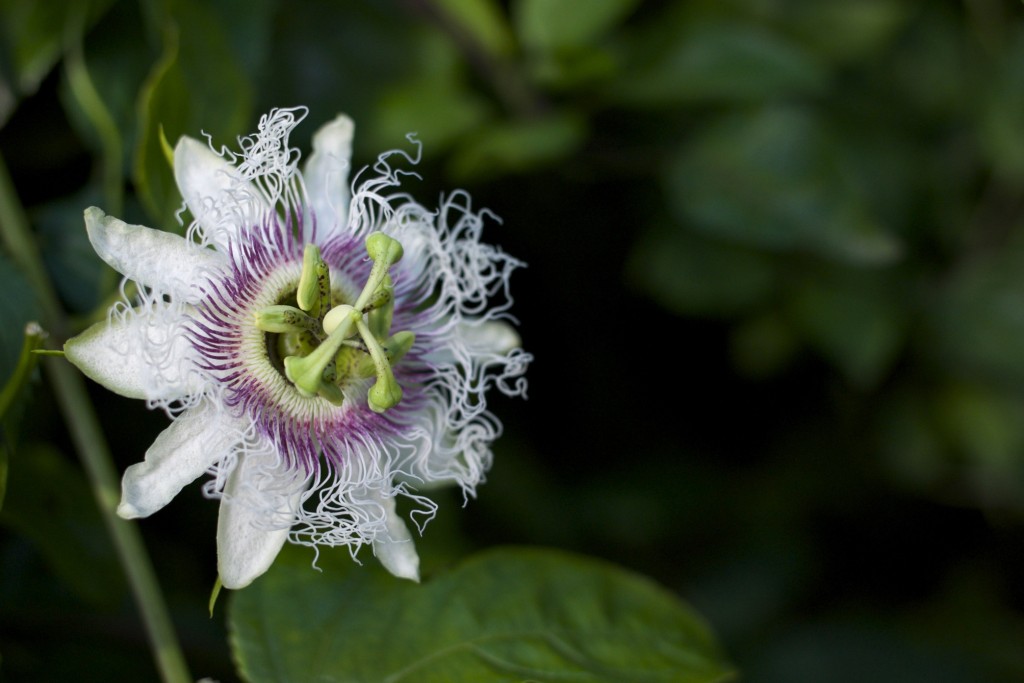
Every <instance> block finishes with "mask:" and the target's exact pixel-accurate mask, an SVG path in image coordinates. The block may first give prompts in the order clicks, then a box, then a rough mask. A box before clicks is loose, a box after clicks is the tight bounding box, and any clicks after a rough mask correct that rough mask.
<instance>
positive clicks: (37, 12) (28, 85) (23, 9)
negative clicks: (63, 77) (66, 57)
mask: <svg viewBox="0 0 1024 683" xmlns="http://www.w3.org/2000/svg"><path fill="white" fill-rule="evenodd" d="M111 4H113V0H47V2H38V1H37V0H5V1H4V2H0V36H2V38H0V40H2V48H0V49H2V51H3V61H4V62H6V64H5V66H6V67H7V69H9V71H10V74H9V78H10V80H11V82H12V83H13V85H14V86H15V88H16V92H17V94H18V95H27V94H30V93H33V92H35V90H36V88H37V87H38V86H39V83H40V82H41V81H42V80H43V78H45V77H46V75H47V74H48V73H50V70H51V69H53V67H54V65H55V64H56V63H57V60H58V59H60V55H61V49H62V43H63V39H64V29H65V26H66V22H67V20H68V16H69V15H70V14H71V13H72V12H82V11H85V12H86V14H87V18H86V23H87V24H91V23H92V22H93V21H95V20H96V18H98V17H99V16H101V15H102V14H103V13H104V12H105V11H106V10H107V8H108V7H109V6H110V5H111ZM83 5H85V6H86V7H87V9H83Z"/></svg>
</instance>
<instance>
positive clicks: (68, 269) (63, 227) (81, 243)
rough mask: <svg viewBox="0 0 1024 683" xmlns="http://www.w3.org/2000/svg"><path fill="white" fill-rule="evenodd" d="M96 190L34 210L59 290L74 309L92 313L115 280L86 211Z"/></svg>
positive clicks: (94, 199)
mask: <svg viewBox="0 0 1024 683" xmlns="http://www.w3.org/2000/svg"><path fill="white" fill-rule="evenodd" d="M98 200H99V197H98V196H96V194H95V193H93V192H89V191H85V192H78V193H75V194H73V195H71V196H69V197H66V198H64V199H61V200H58V201H54V202H50V203H48V204H46V205H44V206H41V207H39V208H38V209H37V210H35V211H33V212H32V223H33V225H34V226H35V227H36V231H37V233H38V239H39V247H40V252H41V254H42V256H43V262H44V263H45V264H46V270H47V272H48V273H49V274H50V278H51V279H52V280H53V284H54V285H55V286H56V288H57V293H58V294H59V295H60V298H61V300H62V301H64V302H65V304H66V305H67V307H68V309H70V310H71V311H72V312H74V313H89V312H91V311H93V310H94V309H95V308H96V306H97V305H98V304H99V303H100V301H101V299H102V297H103V295H104V294H106V293H107V292H108V291H109V290H110V289H111V288H113V286H114V283H115V276H114V273H113V271H111V270H110V269H109V268H107V267H106V266H105V265H104V263H103V261H101V260H100V258H99V257H98V256H97V255H96V251H95V250H94V249H93V247H92V245H91V244H90V243H89V236H88V233H86V231H85V220H84V218H83V217H82V213H83V211H84V209H85V207H87V206H95V205H96V204H97V202H98Z"/></svg>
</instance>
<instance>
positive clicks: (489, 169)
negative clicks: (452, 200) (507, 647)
mask: <svg viewBox="0 0 1024 683" xmlns="http://www.w3.org/2000/svg"><path fill="white" fill-rule="evenodd" d="M586 135H587V127H586V122H585V121H584V120H583V119H581V118H580V117H579V116H576V115H575V114H572V113H565V114H555V115H551V116H549V117H546V118H543V119H538V120H531V121H510V122H497V123H493V124H491V125H488V126H484V127H483V128H481V129H480V130H478V131H477V132H476V133H475V134H473V135H472V136H469V137H468V138H466V140H465V141H464V142H463V144H462V145H461V146H460V147H458V148H457V149H456V150H455V152H454V153H453V156H452V161H451V171H452V174H453V175H455V176H456V177H457V178H464V179H470V178H472V179H474V180H476V181H479V180H480V179H481V178H487V177H493V176H496V175H501V174H503V173H509V172H522V171H527V170H530V169H532V168H536V167H538V166H542V165H545V164H550V163H553V162H555V161H558V160H559V159H563V158H565V157H566V156H568V155H570V154H571V153H572V152H574V151H575V150H576V149H578V148H579V146H580V145H581V144H583V141H584V140H585V139H586Z"/></svg>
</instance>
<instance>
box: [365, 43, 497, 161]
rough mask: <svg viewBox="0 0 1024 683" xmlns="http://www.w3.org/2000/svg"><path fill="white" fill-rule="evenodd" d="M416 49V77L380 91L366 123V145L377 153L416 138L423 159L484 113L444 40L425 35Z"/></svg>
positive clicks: (484, 107)
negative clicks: (411, 136)
mask: <svg viewBox="0 0 1024 683" xmlns="http://www.w3.org/2000/svg"><path fill="white" fill-rule="evenodd" d="M417 45H418V48H419V50H420V53H421V54H420V55H419V57H418V58H417V59H416V61H415V63H416V64H417V67H418V68H417V72H416V73H415V74H413V75H412V78H411V79H410V80H409V81H407V82H405V83H403V84H402V85H399V86H397V87H394V88H393V89H390V90H388V91H387V92H385V93H384V94H383V96H382V97H381V98H380V102H379V106H378V114H377V116H374V117H372V118H370V119H369V120H368V121H367V122H366V125H365V129H368V130H367V136H368V137H369V144H370V145H372V146H373V147H375V148H377V149H380V150H384V149H391V148H394V147H396V146H402V145H403V144H404V143H405V136H406V135H408V134H409V133H416V136H417V138H418V139H419V140H420V141H422V142H423V146H424V152H425V153H426V154H427V155H433V154H438V153H440V152H442V151H443V150H444V149H445V148H446V147H448V146H449V145H451V144H452V143H453V142H454V141H456V140H458V139H459V138H460V137H462V136H464V135H466V134H467V133H468V132H470V131H472V130H474V129H475V128H478V127H479V126H480V125H481V123H482V122H483V121H484V120H485V119H486V118H487V117H488V116H489V114H490V109H491V107H490V106H489V105H488V104H487V102H486V101H484V100H483V98H481V97H479V96H478V95H476V94H475V93H473V92H472V91H471V90H470V89H469V88H468V87H467V86H466V84H465V83H464V80H465V78H464V75H463V73H462V71H463V68H462V66H463V65H462V62H461V60H460V57H459V54H458V52H457V51H456V50H455V48H454V46H453V45H452V44H451V43H450V42H449V41H447V40H445V39H444V38H442V37H440V36H438V35H436V34H427V35H425V36H423V38H422V39H421V40H420V41H419V42H418V44H417ZM357 125H359V124H358V122H357ZM360 137H362V135H360Z"/></svg>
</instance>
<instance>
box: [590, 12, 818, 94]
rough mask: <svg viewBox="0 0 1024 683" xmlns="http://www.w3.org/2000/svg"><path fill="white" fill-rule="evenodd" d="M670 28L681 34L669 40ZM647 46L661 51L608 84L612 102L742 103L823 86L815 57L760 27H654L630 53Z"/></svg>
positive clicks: (714, 24)
mask: <svg viewBox="0 0 1024 683" xmlns="http://www.w3.org/2000/svg"><path fill="white" fill-rule="evenodd" d="M671 19H673V17H669V20H671ZM676 21H679V20H676ZM673 30H676V31H681V30H684V31H685V33H684V34H683V35H673V36H672V37H671V39H668V35H667V34H668V33H669V32H670V31H673ZM650 34H654V35H650ZM645 42H654V43H656V44H657V43H660V44H661V47H660V49H659V50H658V53H657V54H656V55H655V56H654V57H647V58H646V59H645V60H644V61H643V62H642V63H638V64H633V65H631V66H630V67H629V68H627V69H625V70H624V71H623V75H622V77H621V78H620V79H619V80H618V81H617V82H615V83H614V84H612V85H611V86H610V95H611V97H612V98H613V99H615V100H618V101H621V102H624V103H626V104H630V105H640V106H665V105H674V104H681V103H688V102H719V101H740V102H742V101H755V100H763V99H769V98H779V97H785V96H787V95H793V94H798V93H811V92H817V91H821V90H822V89H823V87H824V86H825V84H826V83H827V75H828V74H827V72H826V71H825V69H824V67H823V65H822V64H821V63H820V62H819V61H818V60H817V58H816V56H815V55H814V54H813V53H810V52H806V51H804V50H802V49H800V48H799V47H798V46H796V45H794V44H793V43H792V42H790V41H787V40H786V39H785V38H784V37H783V36H780V35H778V34H775V33H772V32H771V31H769V30H768V29H765V28H762V27H757V26H751V25H746V24H741V23H736V22H732V23H729V22H722V21H719V22H716V23H708V22H702V23H698V24H694V25H688V26H685V28H684V27H683V24H682V22H681V21H680V22H679V28H678V29H677V28H675V27H672V26H670V25H657V26H655V27H653V28H650V29H647V30H646V31H644V32H643V33H641V34H640V35H639V36H638V37H636V38H634V43H637V44H634V45H632V47H631V49H630V52H635V53H643V52H647V51H648V49H649V48H647V47H646V46H645V45H644V44H643V43H645Z"/></svg>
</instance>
